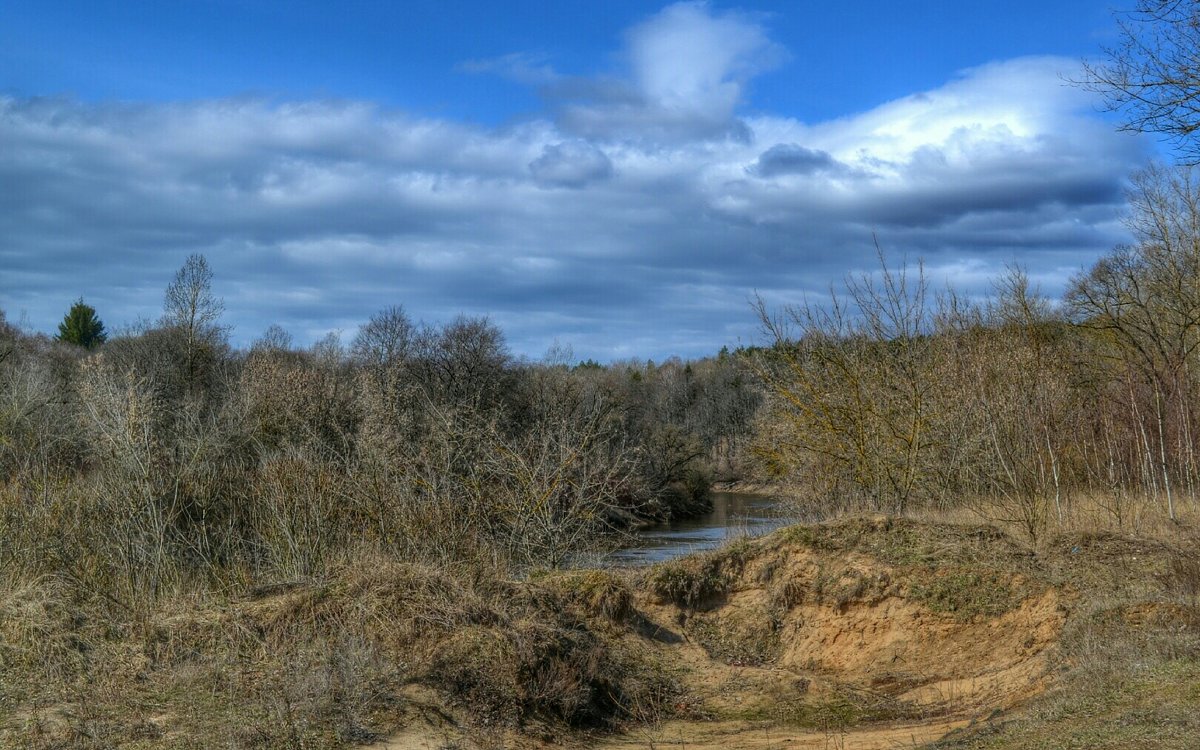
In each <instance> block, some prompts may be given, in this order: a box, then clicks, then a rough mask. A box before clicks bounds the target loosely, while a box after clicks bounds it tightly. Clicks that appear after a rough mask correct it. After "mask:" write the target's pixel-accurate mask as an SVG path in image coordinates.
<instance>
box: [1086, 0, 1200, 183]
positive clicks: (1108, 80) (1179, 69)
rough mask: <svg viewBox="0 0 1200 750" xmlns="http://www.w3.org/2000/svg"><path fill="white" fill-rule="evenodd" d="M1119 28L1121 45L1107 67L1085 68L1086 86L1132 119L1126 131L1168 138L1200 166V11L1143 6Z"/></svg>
mask: <svg viewBox="0 0 1200 750" xmlns="http://www.w3.org/2000/svg"><path fill="white" fill-rule="evenodd" d="M1117 23H1118V26H1119V27H1120V37H1121V41H1120V43H1119V44H1118V45H1117V46H1115V47H1109V48H1107V49H1105V50H1104V51H1105V53H1106V55H1107V58H1108V59H1107V61H1106V62H1104V63H1099V64H1093V63H1084V78H1083V80H1082V81H1081V82H1080V83H1082V84H1083V86H1084V87H1085V88H1087V89H1088V90H1091V91H1096V92H1099V93H1101V94H1103V95H1104V97H1105V103H1106V104H1107V106H1108V107H1109V109H1111V110H1114V111H1122V112H1124V113H1125V114H1126V117H1127V119H1126V121H1125V124H1124V125H1123V126H1122V129H1123V130H1127V131H1132V132H1137V133H1157V134H1161V135H1165V136H1167V137H1169V138H1171V139H1173V140H1174V141H1176V143H1177V144H1178V146H1179V148H1180V149H1181V151H1182V152H1183V154H1184V157H1185V160H1186V161H1187V162H1188V163H1192V164H1195V163H1198V162H1200V144H1197V143H1196V142H1195V139H1194V138H1193V135H1194V134H1195V132H1196V131H1197V129H1200V5H1197V4H1196V3H1195V2H1194V1H1191V0H1138V3H1137V5H1136V7H1135V8H1134V10H1132V11H1128V12H1124V13H1121V14H1120V15H1119V16H1118V20H1117Z"/></svg>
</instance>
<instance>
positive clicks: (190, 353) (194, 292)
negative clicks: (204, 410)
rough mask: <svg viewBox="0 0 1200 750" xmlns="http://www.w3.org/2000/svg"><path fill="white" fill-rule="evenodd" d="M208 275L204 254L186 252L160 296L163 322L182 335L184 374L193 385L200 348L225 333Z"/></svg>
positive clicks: (221, 306) (221, 307)
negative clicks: (162, 295)
mask: <svg viewBox="0 0 1200 750" xmlns="http://www.w3.org/2000/svg"><path fill="white" fill-rule="evenodd" d="M212 278H213V274H212V269H211V268H209V266H208V261H207V260H205V259H204V256H203V255H200V254H195V253H194V254H192V255H189V256H188V258H187V260H186V261H184V263H183V266H182V267H181V268H180V269H179V271H178V272H176V274H175V279H174V280H173V281H172V282H171V284H170V285H169V286H168V287H167V293H166V295H165V297H164V299H163V324H164V325H166V326H167V327H169V328H173V329H176V330H178V331H179V332H180V333H181V334H182V336H183V344H184V352H183V354H184V373H185V377H186V382H187V383H188V385H189V386H192V385H194V384H195V381H196V379H197V376H198V370H199V369H200V360H201V355H202V353H203V351H204V349H206V348H211V347H213V346H215V345H216V344H217V343H219V342H220V341H221V340H222V338H223V337H224V333H225V332H224V329H223V328H222V327H221V326H220V325H219V324H218V321H219V320H220V319H221V314H222V313H224V312H225V303H224V302H223V301H222V300H221V298H219V297H217V296H216V295H215V294H213V291H212Z"/></svg>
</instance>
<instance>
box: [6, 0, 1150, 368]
mask: <svg viewBox="0 0 1200 750" xmlns="http://www.w3.org/2000/svg"><path fill="white" fill-rule="evenodd" d="M627 44H628V47H627V50H626V59H627V60H628V62H629V76H628V77H627V78H626V79H623V80H621V79H584V78H574V79H569V78H567V77H564V76H558V74H554V75H555V81H556V82H557V83H556V84H555V85H559V84H562V85H563V86H564V87H565V88H563V89H562V90H560V91H559V92H558V94H556V96H557V95H561V96H567V95H568V94H569V93H570V92H571V91H574V92H575V93H576V94H578V93H579V92H581V91H582V92H585V93H586V94H587V96H584V97H583V98H582V99H580V98H578V97H577V98H571V97H570V96H567V100H566V101H565V103H563V101H564V100H562V99H558V100H555V102H553V103H552V104H553V105H554V106H552V108H551V109H550V110H549V111H548V112H547V113H546V114H545V116H543V117H541V118H538V119H535V120H532V121H530V122H526V123H521V124H518V125H514V126H511V127H507V128H501V129H485V128H479V127H475V126H470V125H465V124H462V123H458V122H453V121H448V120H437V119H429V118H425V119H421V118H413V117H411V116H408V115H406V114H404V113H401V112H394V111H388V110H383V109H380V108H379V107H376V106H373V105H371V104H370V103H366V102H330V101H312V102H293V103H283V104H278V103H270V102H266V101H260V100H253V99H235V100H218V101H197V102H187V103H177V104H167V105H150V104H146V105H136V106H134V105H104V104H101V105H95V104H85V103H81V102H77V101H72V100H18V99H14V98H11V97H9V98H0V143H4V144H5V148H3V149H0V185H5V186H15V189H5V190H0V268H2V269H3V272H2V274H0V307H3V308H4V309H5V310H6V311H7V312H8V313H9V316H10V317H12V318H16V317H19V316H20V314H21V312H22V311H28V313H29V316H30V319H31V320H32V321H33V322H34V323H35V324H36V325H37V326H39V327H40V328H42V329H43V330H50V329H52V328H53V325H54V324H55V323H56V322H57V320H58V319H59V318H60V317H61V315H62V313H63V312H64V311H65V309H66V307H67V306H69V304H70V302H71V301H72V300H74V299H75V298H76V297H78V296H79V295H80V294H83V295H84V296H85V297H86V298H87V299H88V301H89V303H92V304H94V305H96V307H97V308H98V309H99V310H100V313H101V315H102V317H104V318H105V320H106V322H108V323H110V327H115V326H118V325H119V323H120V322H121V321H130V320H133V319H135V318H136V317H139V316H145V317H154V316H155V313H156V311H157V308H158V305H159V304H160V302H161V293H162V289H163V288H164V287H165V285H166V283H167V282H168V281H169V280H170V278H171V275H172V274H173V272H174V270H175V269H176V268H177V267H178V265H179V264H180V263H181V262H182V260H183V258H184V257H185V256H186V255H187V254H188V253H190V252H204V253H206V254H207V255H208V257H209V261H210V263H211V264H212V266H213V267H214V269H216V272H217V284H218V291H219V292H220V293H222V294H224V295H225V297H226V303H227V308H228V311H229V316H230V322H231V323H232V324H234V325H235V327H236V331H237V335H238V336H239V338H240V340H243V341H246V342H248V341H249V340H251V339H252V338H253V337H254V336H255V335H257V334H258V333H259V332H260V331H261V330H263V329H264V328H265V327H266V326H267V325H268V324H270V323H280V324H282V325H284V326H285V327H286V328H289V329H290V330H292V331H293V332H295V333H297V334H300V335H302V334H303V333H304V332H313V331H318V332H319V331H326V330H329V329H330V328H331V327H344V326H346V325H350V324H352V322H353V321H356V320H365V319H366V318H367V317H369V316H370V315H371V314H372V313H374V312H375V311H376V310H378V309H380V308H382V307H384V306H386V305H389V304H395V303H403V304H404V305H405V306H406V308H408V309H409V310H410V311H411V312H412V313H413V314H414V315H415V316H416V317H419V318H421V317H423V318H426V319H431V320H432V319H438V318H446V317H449V316H451V315H453V314H455V313H457V312H459V311H465V312H468V313H489V314H493V315H494V316H495V319H496V320H497V321H499V322H501V323H503V324H505V326H506V328H508V331H509V334H510V339H511V341H512V342H513V344H514V346H515V347H516V348H517V349H518V350H519V351H522V352H526V353H529V354H538V353H540V352H542V351H544V350H545V349H546V347H547V346H549V345H550V343H551V342H552V341H553V340H554V339H555V338H556V337H557V338H559V339H560V340H562V341H563V342H564V343H568V344H571V345H573V346H574V348H575V352H576V354H577V355H578V356H580V357H581V358H582V357H589V356H594V357H601V358H606V357H611V356H624V355H629V354H636V355H639V356H653V357H662V356H664V355H666V354H670V353H681V354H701V353H705V352H711V351H713V350H715V349H717V348H719V347H720V346H721V345H722V344H726V343H737V339H738V338H739V337H740V338H741V340H742V341H743V342H746V341H749V340H750V339H751V338H752V337H753V335H754V334H753V332H754V330H755V326H754V324H753V321H752V320H751V316H750V313H749V309H748V307H747V306H746V300H747V298H748V297H749V296H750V295H751V294H752V293H753V292H754V291H755V290H759V291H763V292H765V293H766V294H767V295H768V296H769V297H770V298H771V299H786V298H788V297H789V296H792V297H794V298H798V296H799V295H800V294H802V293H804V292H815V293H817V294H820V293H822V290H824V289H827V288H828V285H829V283H830V282H833V281H836V280H837V279H838V278H839V277H841V276H842V275H843V274H845V273H846V272H847V271H848V270H851V269H854V268H865V267H869V266H870V264H871V254H872V252H873V250H872V246H871V231H872V230H876V231H877V232H878V234H879V236H880V239H881V241H882V242H883V244H884V246H885V248H886V249H888V250H890V251H893V252H897V253H904V254H907V255H908V256H909V257H910V258H913V257H917V256H924V257H926V258H927V260H929V262H930V267H932V268H936V269H939V272H944V273H945V274H946V275H948V276H956V277H959V278H960V280H962V281H963V282H964V283H965V284H967V285H978V284H979V283H980V281H979V280H980V279H981V278H983V277H984V276H985V275H986V273H987V270H988V269H993V268H994V269H999V268H1001V267H1002V266H1003V264H1004V263H1006V262H1009V261H1012V260H1018V261H1022V262H1024V263H1026V264H1027V265H1029V266H1030V269H1031V271H1032V273H1033V274H1034V275H1035V276H1038V278H1041V279H1043V280H1045V279H1058V280H1059V283H1060V284H1061V281H1062V279H1063V277H1064V272H1063V269H1071V268H1077V267H1078V266H1080V265H1082V264H1084V263H1087V262H1089V260H1090V259H1091V258H1092V257H1094V254H1095V253H1097V252H1098V251H1102V250H1105V249H1107V248H1108V247H1109V246H1111V245H1112V244H1113V243H1114V242H1117V241H1119V240H1120V239H1122V237H1123V236H1122V234H1121V230H1120V229H1119V226H1118V224H1117V223H1116V221H1115V216H1116V215H1117V213H1118V211H1119V209H1120V200H1121V198H1120V190H1121V185H1122V180H1123V179H1124V178H1125V176H1126V175H1127V174H1128V172H1129V171H1130V169H1131V168H1132V167H1133V166H1134V165H1136V164H1137V163H1138V162H1139V161H1140V160H1141V159H1142V158H1143V156H1144V154H1143V152H1142V151H1141V147H1140V146H1139V143H1138V142H1137V141H1135V140H1132V139H1129V138H1127V137H1125V136H1122V135H1118V134H1115V133H1113V132H1112V131H1111V129H1110V128H1109V126H1108V125H1107V124H1105V123H1103V122H1100V121H1098V120H1097V119H1096V118H1095V116H1094V115H1093V114H1092V112H1091V110H1090V102H1089V100H1087V99H1086V97H1085V95H1083V94H1082V93H1080V92H1079V91H1077V90H1074V89H1069V88H1065V87H1063V86H1062V85H1061V79H1060V77H1059V73H1060V72H1061V71H1064V70H1070V67H1071V66H1072V65H1073V63H1072V62H1071V61H1067V60H1059V59H1052V58H1031V59H1021V60H1012V61H1006V62H998V63H993V64H989V65H985V66H981V67H978V68H975V69H972V70H968V71H964V72H963V73H962V74H961V75H960V76H958V77H956V78H955V79H954V80H952V81H950V82H948V83H947V84H946V85H944V86H942V87H940V88H937V89H935V90H931V91H926V92H921V93H916V94H913V95H912V96H909V97H905V98H903V99H900V100H897V101H894V102H887V103H882V104H881V105H880V106H878V107H876V108H874V109H872V110H870V111H867V112H862V113H857V114H853V115H849V116H846V117H844V118H842V119H839V120H836V121H831V122H823V123H802V122H798V121H796V120H794V119H791V118H789V117H787V116H786V115H785V114H780V115H773V116H765V115H758V116H754V117H747V116H744V115H743V114H742V113H741V112H740V107H741V105H742V103H743V101H744V99H745V91H746V86H747V85H748V83H749V82H750V80H751V78H752V77H753V75H755V74H756V73H757V72H760V71H762V70H765V69H767V68H769V67H770V66H771V65H774V64H777V63H778V62H779V60H780V56H781V52H780V51H779V50H778V49H777V48H776V47H775V45H773V44H772V43H771V41H770V39H769V37H768V35H767V33H766V31H765V29H764V27H763V25H762V24H761V22H760V21H759V20H758V19H755V18H752V17H748V16H743V15H737V14H718V13H715V12H714V11H712V10H711V9H710V8H709V7H708V6H707V5H704V4H700V3H682V4H678V5H674V6H670V7H669V8H667V9H666V10H664V11H663V12H662V13H660V14H658V15H657V16H655V17H653V18H651V19H649V20H648V21H646V22H645V23H644V24H642V25H640V26H638V27H636V28H634V29H633V30H631V31H630V32H629V34H628V36H627ZM518 62H519V61H518ZM514 64H515V63H514ZM564 92H565V93H564ZM563 187H567V188H571V189H559V188H563ZM547 188H550V189H547ZM1043 284H1044V286H1045V287H1046V289H1047V291H1049V292H1051V293H1053V292H1054V291H1055V288H1054V283H1053V282H1052V281H1043ZM302 343H303V342H302ZM634 345H636V346H637V347H640V348H639V349H636V350H632V349H630V348H629V347H631V346H634Z"/></svg>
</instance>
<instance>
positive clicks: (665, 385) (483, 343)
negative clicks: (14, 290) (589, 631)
mask: <svg viewBox="0 0 1200 750" xmlns="http://www.w3.org/2000/svg"><path fill="white" fill-rule="evenodd" d="M212 279H213V270H212V269H211V268H210V267H209V264H208V263H207V261H206V260H205V258H204V257H203V256H199V255H194V256H192V257H190V258H188V260H187V261H186V263H185V264H184V265H183V267H182V268H181V269H180V270H179V272H178V274H176V276H175V278H174V279H173V280H172V281H171V283H170V284H169V285H168V286H167V288H166V292H165V294H164V307H163V314H162V316H161V318H160V319H159V320H157V321H156V322H154V323H152V324H143V325H141V326H139V327H136V328H134V329H131V330H127V331H122V332H119V333H117V334H111V333H107V332H106V331H105V330H104V327H103V324H102V323H101V322H100V320H99V316H98V314H97V313H96V311H95V310H94V309H92V308H91V307H90V306H87V305H86V304H85V303H84V302H83V301H82V300H79V301H78V302H77V303H76V304H75V305H74V306H72V308H71V310H70V311H69V312H68V314H67V316H66V317H65V319H64V323H63V326H62V327H60V331H59V336H58V337H57V338H56V339H50V338H48V337H45V336H40V335H27V334H24V333H22V332H20V331H18V330H17V329H16V328H14V327H13V326H11V325H8V324H7V323H4V322H3V319H2V314H0V482H2V484H0V493H2V494H0V570H3V571H4V573H5V574H6V575H15V576H17V577H18V578H22V579H26V580H29V579H30V578H31V577H32V578H36V577H37V576H40V575H52V576H55V577H56V578H61V579H65V580H69V581H74V582H75V583H76V584H77V585H78V587H79V590H80V591H86V592H91V593H89V594H88V596H100V597H102V598H103V599H104V600H105V601H106V602H107V603H108V604H109V605H111V606H112V607H115V608H118V609H128V610H131V611H132V610H137V609H138V608H139V607H143V606H146V605H147V604H148V603H152V602H153V601H155V600H156V599H157V598H159V597H161V596H163V595H166V594H169V593H171V592H178V591H180V590H182V589H186V588H187V587H189V586H194V585H197V583H198V582H199V583H201V584H203V585H206V586H218V587H230V586H233V587H235V588H236V587H239V586H248V585H257V584H259V583H262V582H263V581H272V580H291V579H306V578H312V577H320V576H322V575H323V574H324V573H326V572H327V571H328V570H330V569H332V568H333V567H336V566H337V565H340V564H342V563H344V562H345V561H347V560H348V559H350V558H351V557H353V556H354V555H360V554H362V553H363V552H364V551H365V550H367V551H369V550H374V551H380V552H383V553H386V554H389V555H392V556H397V557H399V558H401V559H406V560H414V561H420V562H429V563H436V564H439V565H469V566H472V567H478V566H484V567H488V568H490V569H494V570H505V571H512V570H522V569H526V570H527V569H530V568H534V567H557V566H562V565H565V564H568V563H569V562H570V561H572V560H574V559H577V558H578V556H579V555H581V554H586V553H588V552H589V551H595V550H600V549H604V548H606V547H607V546H609V545H610V544H611V543H612V542H613V540H614V537H615V536H619V535H620V534H621V533H622V530H624V529H627V528H629V527H630V526H631V525H633V524H636V523H638V522H640V521H643V520H646V519H663V518H668V517H672V516H678V515H682V514H688V513H695V512H697V511H699V510H703V509H705V508H706V507H708V502H709V501H708V492H709V487H710V486H711V484H712V482H713V480H714V479H715V478H721V477H725V478H728V477H731V476H734V475H736V473H737V472H738V471H740V466H741V465H740V461H741V457H742V456H743V455H744V451H743V448H744V446H745V445H746V444H747V442H748V440H749V437H750V429H751V424H752V420H753V417H754V414H755V413H756V408H757V404H758V402H759V399H760V396H759V391H758V389H757V387H756V386H755V384H754V382H753V381H752V378H750V377H748V376H747V373H745V372H744V371H743V370H742V369H741V368H740V366H739V365H738V363H737V361H736V360H735V358H733V357H729V356H724V357H718V358H712V359H707V360H702V361H696V362H682V361H679V360H669V361H667V362H664V363H661V364H655V363H652V362H621V363H614V364H612V365H609V366H599V365H597V364H595V363H581V364H578V365H573V364H571V363H570V362H569V361H568V358H567V357H566V356H564V354H563V353H562V352H559V353H558V354H557V355H554V356H548V357H547V358H546V359H545V360H543V361H530V360H526V359H522V358H518V357H515V356H513V354H512V353H511V352H510V351H509V349H508V347H507V345H506V343H505V338H504V334H503V332H502V331H501V330H500V329H499V328H498V327H497V326H496V325H495V324H493V323H492V322H491V321H489V320H488V319H487V318H482V317H467V316H460V317H458V318H455V319H454V320H452V321H449V322H447V323H445V324H441V325H430V324H423V323H420V324H419V323H415V322H414V321H412V320H411V319H410V318H409V316H408V315H407V314H406V313H405V311H404V309H403V308H402V307H401V306H399V305H397V306H393V307H389V308H387V309H384V310H382V311H380V312H379V313H378V314H376V315H375V316H374V317H372V318H371V319H370V321H369V322H367V323H366V324H365V325H363V326H362V327H361V329H360V330H359V331H358V332H357V333H356V335H355V336H354V337H353V338H352V339H351V340H349V341H346V342H343V341H342V340H341V339H340V338H339V337H338V336H336V335H330V336H328V337H326V338H325V339H323V340H321V341H319V342H318V343H316V344H315V345H313V346H310V347H297V346H295V345H294V344H293V342H292V340H291V338H290V336H289V335H288V334H287V332H286V331H284V330H283V329H281V328H279V327H277V326H273V327H271V328H270V329H268V330H267V331H266V332H265V333H264V335H263V336H261V337H260V338H259V339H257V340H256V341H254V343H253V344H252V345H251V346H250V347H248V348H246V349H236V348H234V347H232V346H231V345H230V343H229V329H228V327H227V326H225V325H224V323H223V322H222V314H223V304H222V301H221V300H220V299H219V298H218V297H217V296H216V295H215V293H214V292H213V288H212Z"/></svg>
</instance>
